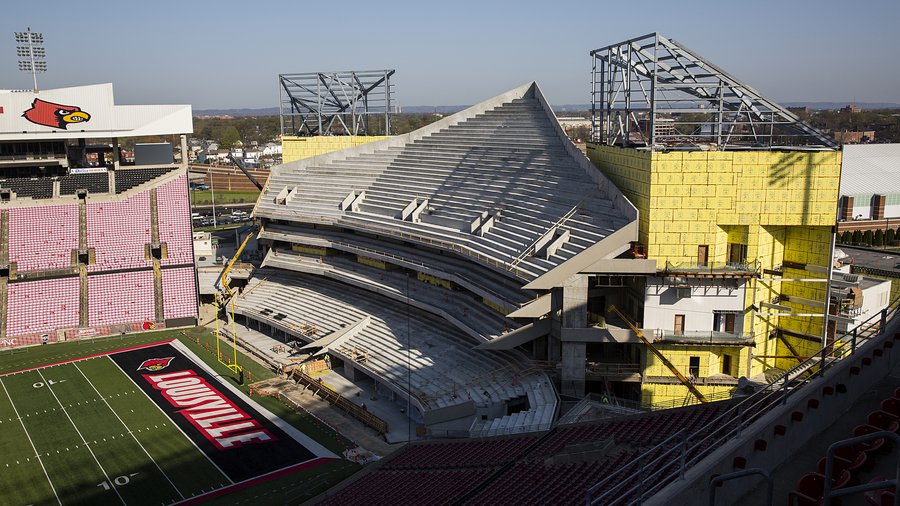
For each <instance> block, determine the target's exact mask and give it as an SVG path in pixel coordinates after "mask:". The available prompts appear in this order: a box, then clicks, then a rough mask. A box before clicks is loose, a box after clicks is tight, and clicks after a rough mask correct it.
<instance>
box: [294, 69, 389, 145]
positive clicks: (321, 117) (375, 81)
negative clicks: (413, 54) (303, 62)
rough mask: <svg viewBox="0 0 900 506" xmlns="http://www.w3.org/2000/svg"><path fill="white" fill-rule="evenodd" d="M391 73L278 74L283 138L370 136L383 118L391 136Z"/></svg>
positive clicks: (367, 71) (385, 128)
mask: <svg viewBox="0 0 900 506" xmlns="http://www.w3.org/2000/svg"><path fill="white" fill-rule="evenodd" d="M394 72H395V71H394V70H364V71H358V70H351V71H342V72H310V73H304V74H279V75H278V85H279V86H278V88H279V97H280V113H281V134H282V135H298V136H310V135H369V134H370V132H369V117H370V116H375V115H384V135H389V134H390V129H391V113H392V95H393V88H392V85H391V76H393V75H394Z"/></svg>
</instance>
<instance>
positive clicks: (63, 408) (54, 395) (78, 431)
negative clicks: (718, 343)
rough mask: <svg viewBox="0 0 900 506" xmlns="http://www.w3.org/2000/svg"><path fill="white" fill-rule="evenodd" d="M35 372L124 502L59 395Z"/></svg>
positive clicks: (123, 501) (40, 373) (39, 371)
mask: <svg viewBox="0 0 900 506" xmlns="http://www.w3.org/2000/svg"><path fill="white" fill-rule="evenodd" d="M37 373H38V374H39V375H40V376H41V380H43V382H44V384H45V385H47V390H49V391H50V393H51V394H53V398H54V399H56V402H57V403H58V404H59V407H61V408H62V410H63V413H65V414H66V418H68V419H69V423H71V424H72V427H74V428H75V432H77V433H78V437H80V438H81V440H82V441H84V446H85V447H86V448H87V449H88V451H89V452H91V457H94V462H96V463H97V466H98V467H99V468H100V470H101V471H103V476H105V477H106V482H107V483H109V486H110V487H111V488H112V489H113V492H115V493H116V495H117V496H118V497H119V501H121V502H122V504H125V499H122V494H120V493H119V489H118V488H116V484H115V482H113V481H112V480H111V479H109V474H107V473H106V469H103V465H102V464H100V461H99V460H97V456H96V455H94V450H92V449H91V446H90V445H89V444H88V442H87V440H86V439H84V436H82V435H81V431H80V430H78V426H77V425H75V421H74V420H72V417H71V416H69V412H68V411H66V407H65V406H63V403H62V402H60V400H59V397H57V396H56V392H54V391H53V387H51V386H50V383H48V382H47V378H45V377H44V374H43V373H42V372H41V370H40V369H38V370H37Z"/></svg>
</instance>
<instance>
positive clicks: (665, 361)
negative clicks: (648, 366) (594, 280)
mask: <svg viewBox="0 0 900 506" xmlns="http://www.w3.org/2000/svg"><path fill="white" fill-rule="evenodd" d="M609 310H610V311H611V312H613V313H615V314H616V315H618V316H619V318H621V319H622V321H623V322H625V324H626V325H628V327H629V328H631V331H632V332H634V333H635V335H636V336H637V338H638V339H640V340H641V342H643V343H644V344H645V345H647V348H648V349H649V350H650V351H651V352H653V354H654V355H656V358H658V359H660V360H661V361H662V363H663V364H665V365H666V367H668V368H669V370H670V371H672V374H674V375H675V377H676V378H678V381H680V382H681V383H682V384H684V386H686V387H687V389H688V390H690V392H691V393H692V394H694V397H696V398H697V400H699V401H700V402H709V401H708V400H707V399H706V397H705V396H704V395H703V394H702V393H700V390H697V387H695V386H694V384H693V383H691V382H690V380H688V379H687V378H685V377H684V374H681V371H679V370H678V368H677V367H675V364H673V363H672V362H670V361H669V359H667V358H666V357H665V356H663V354H662V353H661V352H660V351H659V350H657V349H656V346H653V343H652V342H650V340H649V339H647V337H646V336H645V335H644V333H643V332H641V331H640V329H638V328H637V326H636V325H634V324H633V323H631V320H629V319H628V318H626V317H625V315H624V314H622V312H621V311H619V308H617V307H616V306H614V305H613V306H609Z"/></svg>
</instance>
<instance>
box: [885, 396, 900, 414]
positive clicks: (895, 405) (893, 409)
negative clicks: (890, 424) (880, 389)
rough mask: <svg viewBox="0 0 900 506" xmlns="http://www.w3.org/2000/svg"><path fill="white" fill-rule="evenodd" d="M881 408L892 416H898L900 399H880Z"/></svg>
mask: <svg viewBox="0 0 900 506" xmlns="http://www.w3.org/2000/svg"><path fill="white" fill-rule="evenodd" d="M881 410H882V411H884V412H886V413H890V414H892V415H894V416H900V399H895V398H893V397H890V398H888V399H885V400H883V401H881Z"/></svg>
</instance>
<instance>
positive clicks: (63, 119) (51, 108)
mask: <svg viewBox="0 0 900 506" xmlns="http://www.w3.org/2000/svg"><path fill="white" fill-rule="evenodd" d="M22 117H23V118H25V119H27V120H28V121H30V122H32V123H34V124H37V125H44V126H48V127H52V128H61V129H63V130H65V129H66V128H67V127H68V126H69V125H71V124H73V123H84V122H85V121H90V120H91V115H90V114H88V113H86V112H84V111H82V110H81V108H80V107H77V106H74V105H63V104H54V103H53V102H47V101H44V100H41V99H39V98H36V99H34V102H32V103H31V109H28V110H27V111H25V112H24V113H22Z"/></svg>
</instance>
